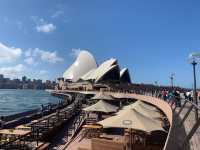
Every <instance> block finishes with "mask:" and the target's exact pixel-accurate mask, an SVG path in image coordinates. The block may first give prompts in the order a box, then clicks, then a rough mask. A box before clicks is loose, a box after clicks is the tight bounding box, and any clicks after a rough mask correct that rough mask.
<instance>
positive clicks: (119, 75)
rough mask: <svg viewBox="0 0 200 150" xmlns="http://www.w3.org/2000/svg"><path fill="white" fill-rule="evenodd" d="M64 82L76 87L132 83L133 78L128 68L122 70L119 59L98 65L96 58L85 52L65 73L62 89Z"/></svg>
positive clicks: (82, 52) (112, 59) (111, 59)
mask: <svg viewBox="0 0 200 150" xmlns="http://www.w3.org/2000/svg"><path fill="white" fill-rule="evenodd" d="M63 81H64V83H65V84H66V83H70V84H71V85H72V84H73V85H74V84H76V86H77V83H79V84H80V83H88V84H89V83H90V84H102V83H103V84H106V83H131V77H130V74H129V70H128V69H127V68H123V69H121V68H120V66H119V64H118V61H117V59H115V58H110V59H108V60H106V61H104V62H103V63H101V64H99V65H98V64H97V62H96V60H95V58H94V56H93V55H92V54H91V53H90V52H88V51H85V50H83V51H81V52H80V54H79V55H78V57H77V58H76V60H75V62H74V63H73V64H72V65H71V66H70V67H69V68H68V69H67V70H66V71H65V72H64V74H63V78H62V82H61V83H60V84H61V85H60V86H61V87H62V84H64V83H63Z"/></svg>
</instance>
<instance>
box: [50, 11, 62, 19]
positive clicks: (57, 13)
mask: <svg viewBox="0 0 200 150" xmlns="http://www.w3.org/2000/svg"><path fill="white" fill-rule="evenodd" d="M63 14H64V12H63V11H61V10H58V11H56V12H54V14H53V15H52V16H51V17H52V18H58V17H59V16H61V15H63Z"/></svg>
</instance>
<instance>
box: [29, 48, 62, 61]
mask: <svg viewBox="0 0 200 150" xmlns="http://www.w3.org/2000/svg"><path fill="white" fill-rule="evenodd" d="M25 56H26V57H28V58H30V57H34V58H38V57H39V58H40V59H41V60H42V61H45V62H49V63H53V64H55V63H60V62H63V61H64V60H63V58H61V57H59V56H58V55H57V52H56V51H54V52H49V51H46V50H41V49H39V48H35V49H29V50H28V51H26V52H25Z"/></svg>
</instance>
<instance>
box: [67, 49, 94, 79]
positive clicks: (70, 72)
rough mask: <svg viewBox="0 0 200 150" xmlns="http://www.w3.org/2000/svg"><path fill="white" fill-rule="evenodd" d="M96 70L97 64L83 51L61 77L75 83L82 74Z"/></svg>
mask: <svg viewBox="0 0 200 150" xmlns="http://www.w3.org/2000/svg"><path fill="white" fill-rule="evenodd" d="M96 68H97V64H96V61H95V59H94V57H93V55H92V54H91V53H89V52H88V51H85V50H83V51H81V52H80V54H79V55H78V57H77V59H76V61H75V62H74V63H73V64H72V65H71V66H70V67H69V68H68V69H67V70H66V71H65V72H64V74H63V77H64V78H65V79H69V80H72V81H73V82H76V81H78V80H79V79H80V78H81V77H82V76H83V75H84V74H86V73H88V72H89V71H90V70H93V69H96Z"/></svg>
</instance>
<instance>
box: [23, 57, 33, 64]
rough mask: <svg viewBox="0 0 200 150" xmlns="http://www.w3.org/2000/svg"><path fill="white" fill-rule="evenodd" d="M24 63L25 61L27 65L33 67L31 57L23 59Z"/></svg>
mask: <svg viewBox="0 0 200 150" xmlns="http://www.w3.org/2000/svg"><path fill="white" fill-rule="evenodd" d="M24 61H25V62H26V63H27V64H28V65H33V64H34V59H33V57H28V58H25V59H24Z"/></svg>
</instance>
